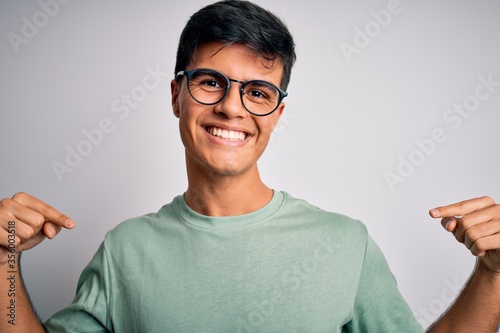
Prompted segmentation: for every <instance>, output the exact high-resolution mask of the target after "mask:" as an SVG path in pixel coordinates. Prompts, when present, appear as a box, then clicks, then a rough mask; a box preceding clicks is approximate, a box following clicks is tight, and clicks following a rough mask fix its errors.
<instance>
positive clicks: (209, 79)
mask: <svg viewBox="0 0 500 333" xmlns="http://www.w3.org/2000/svg"><path fill="white" fill-rule="evenodd" d="M191 85H192V87H193V88H200V89H203V90H206V91H219V90H225V89H226V85H227V82H226V79H225V78H224V77H223V76H222V75H221V74H219V73H216V72H212V71H205V70H200V71H197V72H195V73H193V75H192V76H191Z"/></svg>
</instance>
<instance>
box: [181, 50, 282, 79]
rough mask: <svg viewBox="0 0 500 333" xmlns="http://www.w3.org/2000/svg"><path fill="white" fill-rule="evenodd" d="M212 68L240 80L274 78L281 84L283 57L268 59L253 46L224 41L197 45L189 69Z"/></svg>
mask: <svg viewBox="0 0 500 333" xmlns="http://www.w3.org/2000/svg"><path fill="white" fill-rule="evenodd" d="M194 68H211V69H215V70H217V71H220V72H222V73H224V74H226V75H227V76H230V77H232V78H237V79H240V80H250V79H256V78H258V79H268V80H269V79H271V78H272V79H273V80H272V81H275V83H277V84H279V83H280V80H281V77H282V75H283V63H282V61H281V59H279V58H278V59H266V58H265V57H264V56H262V55H260V54H258V53H257V52H256V51H255V50H253V49H252V48H250V47H248V46H246V45H244V44H240V43H235V44H225V43H222V42H214V43H206V44H202V45H200V46H198V47H197V49H196V51H195V52H194V54H193V57H192V59H191V61H190V62H189V64H188V66H187V69H194Z"/></svg>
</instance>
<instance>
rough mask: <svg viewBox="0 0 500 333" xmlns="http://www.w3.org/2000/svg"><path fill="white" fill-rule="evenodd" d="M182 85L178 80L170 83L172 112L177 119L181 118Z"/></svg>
mask: <svg viewBox="0 0 500 333" xmlns="http://www.w3.org/2000/svg"><path fill="white" fill-rule="evenodd" d="M180 89H181V88H180V84H179V82H177V80H175V79H174V80H172V81H170V91H171V93H172V111H173V113H174V116H176V117H177V118H179V117H180V107H179V90H180Z"/></svg>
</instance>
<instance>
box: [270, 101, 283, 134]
mask: <svg viewBox="0 0 500 333" xmlns="http://www.w3.org/2000/svg"><path fill="white" fill-rule="evenodd" d="M283 111H285V103H283V102H281V104H280V105H279V106H278V108H277V109H276V111H274V112H273V114H272V115H273V116H274V126H273V128H275V127H276V126H277V125H278V121H279V120H280V118H281V115H282V114H283Z"/></svg>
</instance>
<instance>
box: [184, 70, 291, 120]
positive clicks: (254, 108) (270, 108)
mask: <svg viewBox="0 0 500 333" xmlns="http://www.w3.org/2000/svg"><path fill="white" fill-rule="evenodd" d="M181 75H183V76H185V77H186V78H187V87H188V91H189V94H190V95H191V97H192V98H193V99H194V100H195V101H196V102H198V103H200V104H203V105H215V104H217V103H219V102H220V101H222V100H223V99H224V98H225V97H226V96H227V94H228V92H229V88H230V87H231V82H235V83H239V84H241V89H240V98H241V103H242V104H243V107H244V108H245V110H247V111H248V112H249V113H251V114H253V115H255V116H267V115H270V114H271V113H273V112H274V111H275V110H276V109H277V108H278V106H279V105H280V103H281V101H282V100H283V98H285V97H286V96H287V95H288V93H287V92H285V91H283V90H281V89H280V88H278V87H276V86H275V85H274V84H272V83H270V82H267V81H263V80H251V81H247V82H243V81H238V80H234V79H230V78H228V77H227V76H225V75H224V74H222V73H219V72H217V71H215V70H213V69H208V68H199V69H193V70H190V71H180V72H178V73H177V75H176V76H175V77H176V78H177V79H179V76H181Z"/></svg>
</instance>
